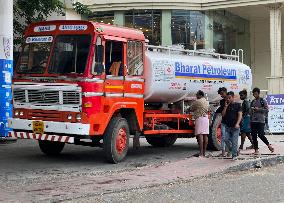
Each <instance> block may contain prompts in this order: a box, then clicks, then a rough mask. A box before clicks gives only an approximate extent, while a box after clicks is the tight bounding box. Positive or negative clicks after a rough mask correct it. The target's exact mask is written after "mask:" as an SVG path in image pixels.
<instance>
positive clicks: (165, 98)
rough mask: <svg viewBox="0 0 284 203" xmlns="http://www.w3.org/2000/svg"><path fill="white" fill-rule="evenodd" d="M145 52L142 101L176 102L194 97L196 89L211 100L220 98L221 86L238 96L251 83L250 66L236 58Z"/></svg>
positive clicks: (249, 87) (248, 88) (248, 87)
mask: <svg viewBox="0 0 284 203" xmlns="http://www.w3.org/2000/svg"><path fill="white" fill-rule="evenodd" d="M145 55H146V56H145V62H146V63H145V68H144V77H145V102H162V103H172V102H177V101H179V100H182V99H186V98H192V97H194V96H195V94H196V92H197V91H198V90H202V91H204V92H205V93H206V96H207V98H208V100H209V101H211V102H214V101H217V100H219V99H220V97H219V95H218V93H217V91H218V89H219V88H220V87H226V88H227V89H228V91H233V92H235V95H238V93H239V91H241V90H243V89H247V90H248V92H249V91H250V89H251V86H252V74H251V69H250V67H249V66H247V65H245V64H243V63H240V62H238V61H236V60H231V59H222V58H221V57H220V58H219V57H214V56H190V55H185V54H184V55H183V54H179V53H171V54H169V53H167V52H165V53H163V52H155V51H146V54H145Z"/></svg>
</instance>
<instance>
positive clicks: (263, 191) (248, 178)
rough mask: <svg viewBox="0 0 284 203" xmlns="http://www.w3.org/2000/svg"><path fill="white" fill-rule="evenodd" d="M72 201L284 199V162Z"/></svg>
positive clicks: (259, 202) (256, 202)
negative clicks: (267, 166)
mask: <svg viewBox="0 0 284 203" xmlns="http://www.w3.org/2000/svg"><path fill="white" fill-rule="evenodd" d="M68 202H69V203H71V202H131V203H135V202H137V203H138V202H146V203H148V202H149V203H153V202H161V203H162V202H163V203H164V202H190V203H195V202H196V203H203V202H206V203H207V202H210V203H212V202H218V203H223V202H224V203H228V202H241V203H242V202H246V203H250V202H253V203H267V202H270V203H274V202H284V165H278V166H276V167H271V168H264V169H257V170H250V171H245V172H236V173H233V174H227V175H224V176H222V177H220V176H219V177H211V178H201V179H200V178H199V179H195V180H191V181H190V182H183V183H175V184H168V185H161V186H158V187H151V188H144V189H134V190H131V191H127V192H119V193H110V194H104V195H101V196H94V197H86V198H79V199H75V200H72V201H68Z"/></svg>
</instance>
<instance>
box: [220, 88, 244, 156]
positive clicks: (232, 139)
mask: <svg viewBox="0 0 284 203" xmlns="http://www.w3.org/2000/svg"><path fill="white" fill-rule="evenodd" d="M222 116H223V118H222V125H224V126H225V143H226V145H227V147H228V149H229V151H230V152H231V153H232V158H233V160H235V159H236V157H237V156H238V138H239V134H240V122H241V119H242V108H241V105H240V104H239V103H236V102H234V92H228V93H227V100H226V103H225V106H224V109H223V111H222Z"/></svg>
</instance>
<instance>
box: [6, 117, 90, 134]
mask: <svg viewBox="0 0 284 203" xmlns="http://www.w3.org/2000/svg"><path fill="white" fill-rule="evenodd" d="M32 122H33V121H32V120H27V119H19V118H9V119H8V125H9V128H12V129H13V130H25V131H32V130H33V129H32ZM42 122H43V123H44V133H56V134H69V135H89V132H90V124H83V123H68V122H53V121H42Z"/></svg>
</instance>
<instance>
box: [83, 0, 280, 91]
mask: <svg viewBox="0 0 284 203" xmlns="http://www.w3.org/2000/svg"><path fill="white" fill-rule="evenodd" d="M80 2H81V3H83V4H85V5H88V6H89V9H91V10H92V11H93V15H92V16H90V20H93V21H98V22H102V23H107V24H115V25H120V26H127V27H133V28H137V29H140V30H142V31H143V32H144V34H145V36H146V38H148V39H149V42H150V44H154V45H163V46H166V45H179V46H183V47H185V48H187V49H193V46H194V44H195V42H196V48H197V49H212V48H213V49H215V51H216V52H218V53H226V54H230V53H231V50H232V49H243V50H244V63H246V64H247V65H249V66H250V67H251V68H252V73H253V81H254V82H253V85H254V86H258V87H260V88H261V89H262V90H268V91H269V93H273V94H279V93H284V76H283V65H282V60H283V56H282V50H283V45H282V41H281V39H282V37H283V35H284V34H282V33H284V32H282V29H283V26H282V24H283V23H282V13H283V12H284V6H282V5H284V0H247V1H242V0H230V1H228V0H175V1H174V0H160V1H155V0H143V1H142V0H120V1H117V0H108V1H105V0H96V1H94V0H80Z"/></svg>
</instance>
